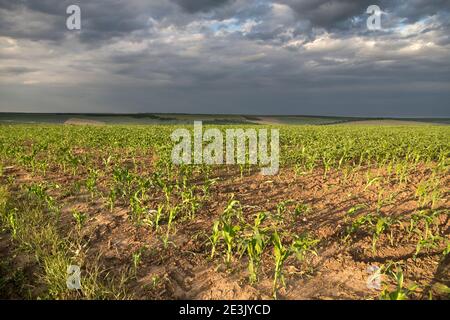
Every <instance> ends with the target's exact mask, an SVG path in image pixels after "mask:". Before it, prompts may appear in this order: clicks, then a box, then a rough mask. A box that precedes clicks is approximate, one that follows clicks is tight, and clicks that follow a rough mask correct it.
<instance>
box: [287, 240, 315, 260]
mask: <svg viewBox="0 0 450 320" xmlns="http://www.w3.org/2000/svg"><path fill="white" fill-rule="evenodd" d="M319 242H320V240H319V239H314V238H313V237H311V236H310V235H308V234H303V235H300V236H295V237H294V240H293V242H292V244H291V251H292V252H293V253H294V254H295V256H296V257H297V259H298V260H299V261H303V260H304V259H305V257H306V255H307V254H312V255H315V256H317V251H316V249H315V247H316V246H317V244H318V243H319Z"/></svg>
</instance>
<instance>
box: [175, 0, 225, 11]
mask: <svg viewBox="0 0 450 320" xmlns="http://www.w3.org/2000/svg"><path fill="white" fill-rule="evenodd" d="M171 1H173V2H174V3H176V4H177V5H179V6H180V7H181V8H183V10H185V11H186V12H189V13H196V12H202V11H209V10H211V9H212V8H215V7H219V6H223V5H225V4H228V3H230V2H232V1H233V0H171Z"/></svg>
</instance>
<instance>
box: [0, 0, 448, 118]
mask: <svg viewBox="0 0 450 320" xmlns="http://www.w3.org/2000/svg"><path fill="white" fill-rule="evenodd" d="M78 3H79V5H80V7H81V9H82V30H81V31H79V32H78V31H69V30H67V29H66V28H65V19H66V13H65V8H66V6H67V5H68V4H72V1H66V0H42V1H31V0H30V1H26V0H18V1H16V2H11V1H5V0H0V95H1V96H2V99H1V101H0V111H6V110H8V111H19V110H25V111H27V110H28V111H30V110H35V111H60V112H64V111H71V112H76V111H80V112H81V111H99V112H102V111H104V112H108V111H115V112H118V111H120V112H137V111H139V112H145V111H147V112H216V113H227V112H231V113H287V114H292V113H299V114H302V113H304V114H314V113H319V114H347V115H352V114H353V115H364V114H367V115H374V116H379V115H383V114H389V115H396V114H397V115H414V114H416V115H420V116H424V115H426V114H427V113H429V115H441V116H444V115H447V116H450V114H449V112H450V110H449V108H448V107H446V106H447V104H448V101H449V93H448V92H450V90H449V89H450V65H449V64H448V61H449V59H450V39H449V35H450V28H449V26H450V22H449V16H450V9H449V5H448V4H449V1H441V0H437V1H435V2H432V3H431V2H427V1H421V0H413V1H403V0H400V1H387V0H380V7H381V8H382V9H383V11H384V12H385V13H386V14H385V15H383V17H382V26H383V28H384V29H383V30H381V31H377V32H371V31H369V30H367V28H366V26H365V19H366V18H367V14H366V13H365V10H366V8H367V6H368V4H369V3H368V2H366V1H365V0H361V1H350V0H335V1H327V0H317V1H312V0H301V1H300V0H295V1H294V0H276V1H267V0H251V1H249V0H229V1H206V0H205V1H183V2H181V1H176V0H172V1H163V0H152V1H147V0H128V1H120V0H98V1H88V0H80V1H78ZM408 4H409V5H408ZM423 105H428V106H433V107H430V108H423Z"/></svg>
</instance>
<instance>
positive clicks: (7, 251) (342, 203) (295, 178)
mask: <svg viewBox="0 0 450 320" xmlns="http://www.w3.org/2000/svg"><path fill="white" fill-rule="evenodd" d="M367 170H368V169H367V168H361V169H360V170H357V171H355V172H353V173H350V174H349V176H347V177H346V176H345V174H344V173H343V172H342V171H330V172H328V173H327V175H326V176H325V174H324V172H323V170H322V169H317V170H315V171H313V172H309V173H304V174H295V172H294V170H291V169H289V168H285V169H282V170H281V171H280V173H279V174H278V175H277V176H262V175H260V174H259V172H258V171H257V170H255V171H254V172H251V173H250V174H248V173H247V174H245V175H244V177H240V176H239V174H237V175H235V174H234V173H235V172H231V173H230V172H228V171H226V170H220V171H218V172H216V173H215V176H217V177H219V180H218V181H217V183H216V184H214V185H213V186H212V187H211V191H210V192H211V196H210V198H209V200H208V201H207V202H206V203H205V204H204V205H203V206H202V207H201V208H200V209H199V211H198V212H197V213H196V217H195V219H193V220H187V221H183V222H178V223H177V224H176V234H174V235H173V236H172V237H171V239H170V240H171V244H170V245H169V248H168V249H164V247H163V245H162V241H161V235H160V234H158V233H156V232H155V231H152V230H151V229H150V228H149V227H146V226H143V225H140V226H139V225H136V224H135V223H134V222H133V221H132V220H131V219H130V209H129V208H128V207H127V206H126V205H122V206H121V205H119V206H116V207H115V208H114V210H113V211H112V212H110V210H109V208H108V206H107V204H106V203H105V201H103V200H102V199H100V198H98V199H95V200H91V199H90V196H89V193H88V192H83V189H82V191H81V192H80V193H79V194H76V195H70V196H67V195H63V194H62V193H59V194H58V193H55V194H54V195H53V196H54V197H55V198H56V200H57V202H58V203H59V204H62V205H63V206H62V215H61V233H62V234H66V233H68V232H70V230H71V229H73V228H74V221H73V218H72V213H71V212H72V210H73V209H76V210H78V211H80V212H85V213H87V214H88V216H89V219H88V221H87V223H86V224H85V226H84V227H83V229H82V235H83V239H84V241H86V243H88V246H87V248H88V249H87V252H86V254H87V256H88V260H89V259H97V260H98V262H99V264H100V265H101V266H102V268H103V269H105V270H109V271H110V272H111V274H114V273H118V272H119V271H120V270H124V269H126V268H129V267H130V264H131V261H132V260H131V259H132V258H131V257H132V253H134V252H137V251H138V250H141V249H142V248H145V249H142V250H143V251H142V257H141V263H140V264H139V268H138V269H137V273H136V277H135V278H134V279H133V280H132V281H130V282H129V283H128V289H129V290H130V291H131V292H132V294H133V297H135V298H137V299H271V298H272V279H273V270H274V262H273V255H272V254H271V252H272V251H271V250H268V251H267V252H266V253H265V254H264V255H263V263H262V265H261V268H260V275H259V282H258V283H256V284H254V285H251V284H249V282H248V272H247V260H246V258H242V259H238V258H237V257H235V258H234V259H235V260H234V261H233V264H232V267H231V268H226V267H225V264H224V263H223V261H222V258H221V257H220V256H216V258H215V259H213V260H211V259H210V258H209V255H210V242H209V240H208V236H209V235H210V234H211V229H212V226H213V223H214V221H215V220H217V219H218V217H219V216H220V214H221V213H222V212H223V210H224V208H225V207H226V205H227V203H228V201H229V199H230V198H231V197H232V195H234V198H235V199H236V200H239V201H240V202H241V204H242V205H243V206H244V207H243V212H244V215H245V217H247V218H248V219H249V220H251V219H252V217H254V215H255V214H256V213H257V212H260V211H270V212H276V208H277V204H279V203H280V202H282V201H285V200H293V201H294V203H293V204H289V205H287V210H286V212H284V213H283V215H285V217H286V218H285V221H283V222H282V226H283V228H282V231H283V232H286V234H302V233H304V232H308V234H311V235H313V236H314V237H315V238H317V239H320V243H319V245H318V247H317V255H311V256H309V257H308V258H307V259H306V260H305V261H303V262H299V261H297V260H296V259H295V258H294V257H290V258H288V260H287V261H286V264H285V267H284V273H285V280H286V286H285V287H284V288H282V289H280V290H279V294H278V299H376V298H378V297H379V295H380V291H378V290H372V289H369V288H368V287H367V283H366V282H367V279H368V277H369V276H370V274H369V273H368V271H367V269H368V267H369V266H372V265H375V266H382V265H383V264H386V263H388V262H389V261H393V262H399V263H401V266H402V269H403V272H404V274H405V282H407V283H413V282H414V283H416V284H418V285H419V288H420V289H418V290H417V291H416V293H414V295H413V296H412V297H413V298H417V299H423V298H427V294H428V291H429V290H430V288H433V286H434V285H435V284H438V283H442V284H445V285H447V286H450V267H449V259H448V258H447V259H443V257H442V254H441V252H442V250H443V248H439V249H435V250H428V251H427V250H425V251H424V252H423V253H420V254H419V255H418V256H417V257H416V258H415V259H414V253H415V249H416V246H415V244H416V239H414V238H410V237H409V236H408V235H407V233H406V232H405V231H404V230H403V229H402V228H401V226H399V227H398V228H397V227H396V228H395V229H394V236H395V244H394V246H392V245H391V243H390V241H389V239H388V237H387V235H386V234H383V235H382V236H381V238H380V240H379V241H378V243H377V248H378V250H377V251H376V252H375V253H374V252H373V251H372V237H371V235H369V234H366V233H364V232H360V233H359V232H358V233H356V234H355V235H353V236H352V237H351V238H350V241H348V242H344V241H343V238H344V236H345V231H346V228H347V227H348V225H349V222H350V221H349V217H348V211H349V210H350V209H351V208H353V207H355V206H357V205H364V207H363V208H362V209H361V211H360V212H358V215H363V214H368V213H374V212H376V211H377V202H378V199H379V194H380V190H381V189H382V190H384V191H383V198H386V199H387V198H389V197H391V198H392V199H390V201H387V202H386V203H384V204H383V206H382V207H381V209H380V210H379V214H381V215H383V216H391V217H397V218H406V217H408V216H410V215H411V214H413V213H415V212H417V210H418V207H420V205H419V203H418V199H417V196H416V194H415V192H416V189H417V185H418V184H419V183H420V182H421V181H424V180H425V179H427V178H429V177H430V175H431V170H430V168H428V167H426V166H418V167H417V168H416V170H415V171H414V173H413V174H411V175H410V176H409V181H408V182H407V183H399V182H396V181H393V180H392V179H385V180H383V181H385V182H383V184H382V185H378V184H374V185H370V186H367ZM372 173H373V175H374V176H375V175H378V176H383V177H387V176H388V174H387V172H386V171H385V170H380V169H373V170H372ZM7 175H13V176H14V177H15V178H16V180H15V184H17V185H23V184H26V183H31V182H33V181H39V179H40V178H38V177H34V176H33V175H31V174H29V173H27V172H25V171H24V170H22V169H19V168H16V167H13V168H10V169H9V170H8V172H7ZM46 180H47V181H53V182H55V183H58V184H61V185H71V184H72V183H73V182H74V181H75V180H76V178H74V177H72V176H71V175H70V174H65V175H64V174H61V173H60V172H59V171H56V170H54V171H52V170H49V172H48V177H46ZM449 180H450V177H449V176H446V177H445V179H444V180H443V181H441V182H442V186H441V187H442V188H443V189H442V190H443V191H442V194H443V196H442V197H441V200H440V201H439V203H437V204H435V209H439V210H442V211H443V214H442V215H441V216H440V220H439V226H438V228H439V230H441V231H442V232H443V234H444V236H445V237H446V238H447V239H449V233H450V232H449V230H450V222H449V209H450V199H449V197H448V195H449V192H448V191H449V190H448V186H449V185H450V181H449ZM161 199H162V196H157V195H155V198H153V199H151V200H150V201H151V203H150V204H149V206H150V207H152V206H153V208H154V209H156V208H157V204H158V202H159V201H160V200H161ZM296 203H302V204H306V205H307V206H308V207H309V208H310V211H309V212H308V213H307V214H304V215H300V216H299V217H296V216H294V215H293V214H292V212H293V210H294V207H295V204H296ZM6 238H7V235H5V234H2V236H1V238H0V256H1V260H2V261H4V260H5V259H6V258H7V257H8V259H9V258H11V252H12V250H13V249H12V244H11V241H10V240H8V239H6ZM447 257H448V256H447ZM21 259H22V260H23V258H21ZM24 265H25V266H24ZM33 265H34V262H33V259H31V258H28V259H24V260H23V261H22V262H20V263H19V262H17V261H16V262H13V263H11V264H10V265H9V266H10V267H11V266H12V267H13V268H14V269H18V268H19V269H21V270H23V269H26V268H27V266H28V267H29V268H31V269H29V270H32V266H33ZM383 277H384V278H383V280H385V281H388V282H389V279H388V278H387V277H386V276H383ZM10 289H11V288H10ZM10 289H8V291H3V290H2V294H4V293H5V292H8V295H9V298H14V297H16V296H15V295H14V292H12V293H11V292H10V291H11V290H10ZM434 297H435V298H445V296H443V295H440V294H439V293H435V295H434Z"/></svg>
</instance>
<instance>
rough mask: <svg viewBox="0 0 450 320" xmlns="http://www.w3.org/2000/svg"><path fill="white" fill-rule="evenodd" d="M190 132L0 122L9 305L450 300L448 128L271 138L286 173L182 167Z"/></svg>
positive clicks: (341, 130) (2, 242) (294, 130)
mask: <svg viewBox="0 0 450 320" xmlns="http://www.w3.org/2000/svg"><path fill="white" fill-rule="evenodd" d="M178 127H179V126H178V125H151V126H150V125H147V126H145V125H101V126H84V125H78V126H75V125H63V124H53V125H50V124H49V125H43V124H36V125H33V124H29V125H23V124H22V125H21V124H14V125H8V124H2V125H0V179H1V184H0V222H1V225H0V227H1V233H0V256H1V259H0V297H1V298H9V299H10V298H17V299H36V298H42V299H98V298H100V299H103V298H104V299H131V298H136V299H430V298H431V299H445V298H448V297H449V296H450V288H449V286H450V264H449V259H450V258H449V257H450V255H449V253H450V236H449V233H450V231H449V230H450V221H449V209H450V199H449V186H450V174H449V165H450V160H449V156H450V139H449V137H450V127H449V126H439V125H435V126H430V125H420V126H402V125H392V124H387V125H385V126H373V125H358V124H352V125H345V124H341V125H328V126H312V125H311V126H310V125H306V126H294V125H265V126H264V127H265V128H277V129H279V132H280V171H279V173H278V174H277V175H274V176H263V175H261V174H260V169H259V168H258V166H256V165H248V164H245V165H232V166H231V165H215V166H210V165H174V164H173V163H172V161H171V151H172V147H173V144H174V143H173V142H172V140H171V138H170V135H171V133H172V132H173V130H174V129H176V128H178ZM184 127H185V128H188V129H192V125H185V126H184ZM214 127H215V128H220V129H221V130H225V129H226V128H229V127H230V126H228V125H216V126H214ZM240 127H242V128H259V126H258V125H240ZM205 128H208V126H205ZM70 265H77V266H80V267H81V285H82V288H81V289H80V290H69V289H68V287H67V285H66V280H67V268H68V266H70ZM374 270H378V271H374ZM377 272H378V274H377ZM370 277H372V280H374V281H373V283H375V285H373V284H372V282H370V281H368V279H369V278H370ZM377 279H379V281H380V282H379V285H377V284H376V283H377V282H376V281H375V280H377Z"/></svg>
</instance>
